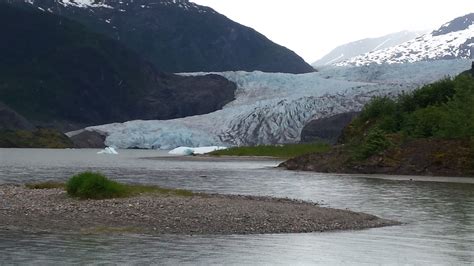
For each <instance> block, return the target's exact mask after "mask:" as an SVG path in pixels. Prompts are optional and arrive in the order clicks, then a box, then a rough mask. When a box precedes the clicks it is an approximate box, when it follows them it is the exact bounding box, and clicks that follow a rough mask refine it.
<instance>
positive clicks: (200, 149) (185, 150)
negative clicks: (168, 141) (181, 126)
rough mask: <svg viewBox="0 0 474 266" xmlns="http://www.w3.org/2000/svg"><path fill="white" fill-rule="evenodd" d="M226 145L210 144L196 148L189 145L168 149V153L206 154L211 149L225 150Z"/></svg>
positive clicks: (211, 150)
mask: <svg viewBox="0 0 474 266" xmlns="http://www.w3.org/2000/svg"><path fill="white" fill-rule="evenodd" d="M225 149H227V147H219V146H210V147H198V148H190V147H178V148H176V149H174V150H171V151H169V154H173V155H196V154H206V153H210V152H213V151H219V150H225Z"/></svg>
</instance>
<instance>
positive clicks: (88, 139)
mask: <svg viewBox="0 0 474 266" xmlns="http://www.w3.org/2000/svg"><path fill="white" fill-rule="evenodd" d="M69 138H70V139H71V141H72V142H73V143H74V148H91V149H104V148H105V147H106V145H105V144H104V142H105V136H103V135H101V134H99V133H97V132H95V131H88V130H81V132H80V133H79V134H76V135H73V136H70V137H69Z"/></svg>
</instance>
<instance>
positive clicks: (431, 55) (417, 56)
mask: <svg viewBox="0 0 474 266" xmlns="http://www.w3.org/2000/svg"><path fill="white" fill-rule="evenodd" d="M472 58H474V13H471V14H468V15H465V16H462V17H459V18H456V19H454V20H452V21H450V22H448V23H446V24H444V25H443V26H441V27H440V28H439V29H438V30H435V31H433V32H431V33H429V34H425V35H423V36H420V37H418V38H416V39H414V40H411V41H408V42H405V43H403V44H400V45H397V46H393V47H390V48H387V49H383V50H379V51H374V52H370V53H367V54H364V55H360V56H356V57H353V58H351V59H349V60H346V61H343V62H340V63H338V64H337V65H339V66H348V65H352V66H354V65H355V66H360V65H367V64H372V63H376V64H383V63H388V64H394V63H408V62H417V61H433V60H440V59H445V60H446V59H472Z"/></svg>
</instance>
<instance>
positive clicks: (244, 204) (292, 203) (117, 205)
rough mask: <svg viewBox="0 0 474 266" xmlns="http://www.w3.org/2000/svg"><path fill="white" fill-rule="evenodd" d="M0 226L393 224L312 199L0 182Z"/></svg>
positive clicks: (310, 227) (173, 228)
mask: <svg viewBox="0 0 474 266" xmlns="http://www.w3.org/2000/svg"><path fill="white" fill-rule="evenodd" d="M0 197H1V198H2V201H1V202H0V216H1V217H2V219H0V230H26V231H33V232H70V233H71V232H72V233H86V234H103V233H144V234H152V235H155V234H156V235H160V234H178V235H228V234H270V233H271V234H275V233H309V232H324V231H338V230H360V229H366V228H375V227H382V226H391V225H398V224H400V223H399V222H396V221H391V220H385V219H381V218H378V217H376V216H373V215H369V214H364V213H357V212H351V211H348V210H338V209H331V208H323V207H320V206H318V205H317V204H315V203H311V202H304V201H297V200H289V199H278V198H272V197H254V196H238V195H218V194H211V195H208V194H198V195H195V196H192V197H183V196H172V195H166V196H163V195H161V196H160V195H148V194H144V195H140V196H137V197H132V198H121V199H109V200H77V199H73V198H70V197H68V196H67V195H66V193H65V191H63V190H61V189H45V190H39V189H37V190H33V189H27V188H26V187H24V186H15V185H0Z"/></svg>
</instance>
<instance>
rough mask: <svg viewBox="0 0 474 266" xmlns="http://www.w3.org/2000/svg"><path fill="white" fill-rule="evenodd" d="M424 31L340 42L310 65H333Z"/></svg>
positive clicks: (404, 40)
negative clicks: (340, 43)
mask: <svg viewBox="0 0 474 266" xmlns="http://www.w3.org/2000/svg"><path fill="white" fill-rule="evenodd" d="M423 33H424V32H422V31H413V32H412V31H400V32H396V33H391V34H387V35H384V36H381V37H375V38H365V39H361V40H357V41H353V42H349V43H346V44H342V45H340V46H338V47H336V48H334V49H333V50H331V52H329V53H328V54H326V55H325V56H323V57H321V58H320V59H319V60H317V61H315V62H314V63H312V64H311V65H312V66H314V67H321V66H327V65H334V64H336V63H339V62H342V61H345V60H348V59H350V58H352V57H355V56H358V55H362V54H365V53H368V52H373V51H377V50H382V49H385V48H389V47H392V46H395V45H398V44H401V43H404V42H406V41H409V40H412V39H414V38H416V37H418V36H420V35H422V34H423Z"/></svg>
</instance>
